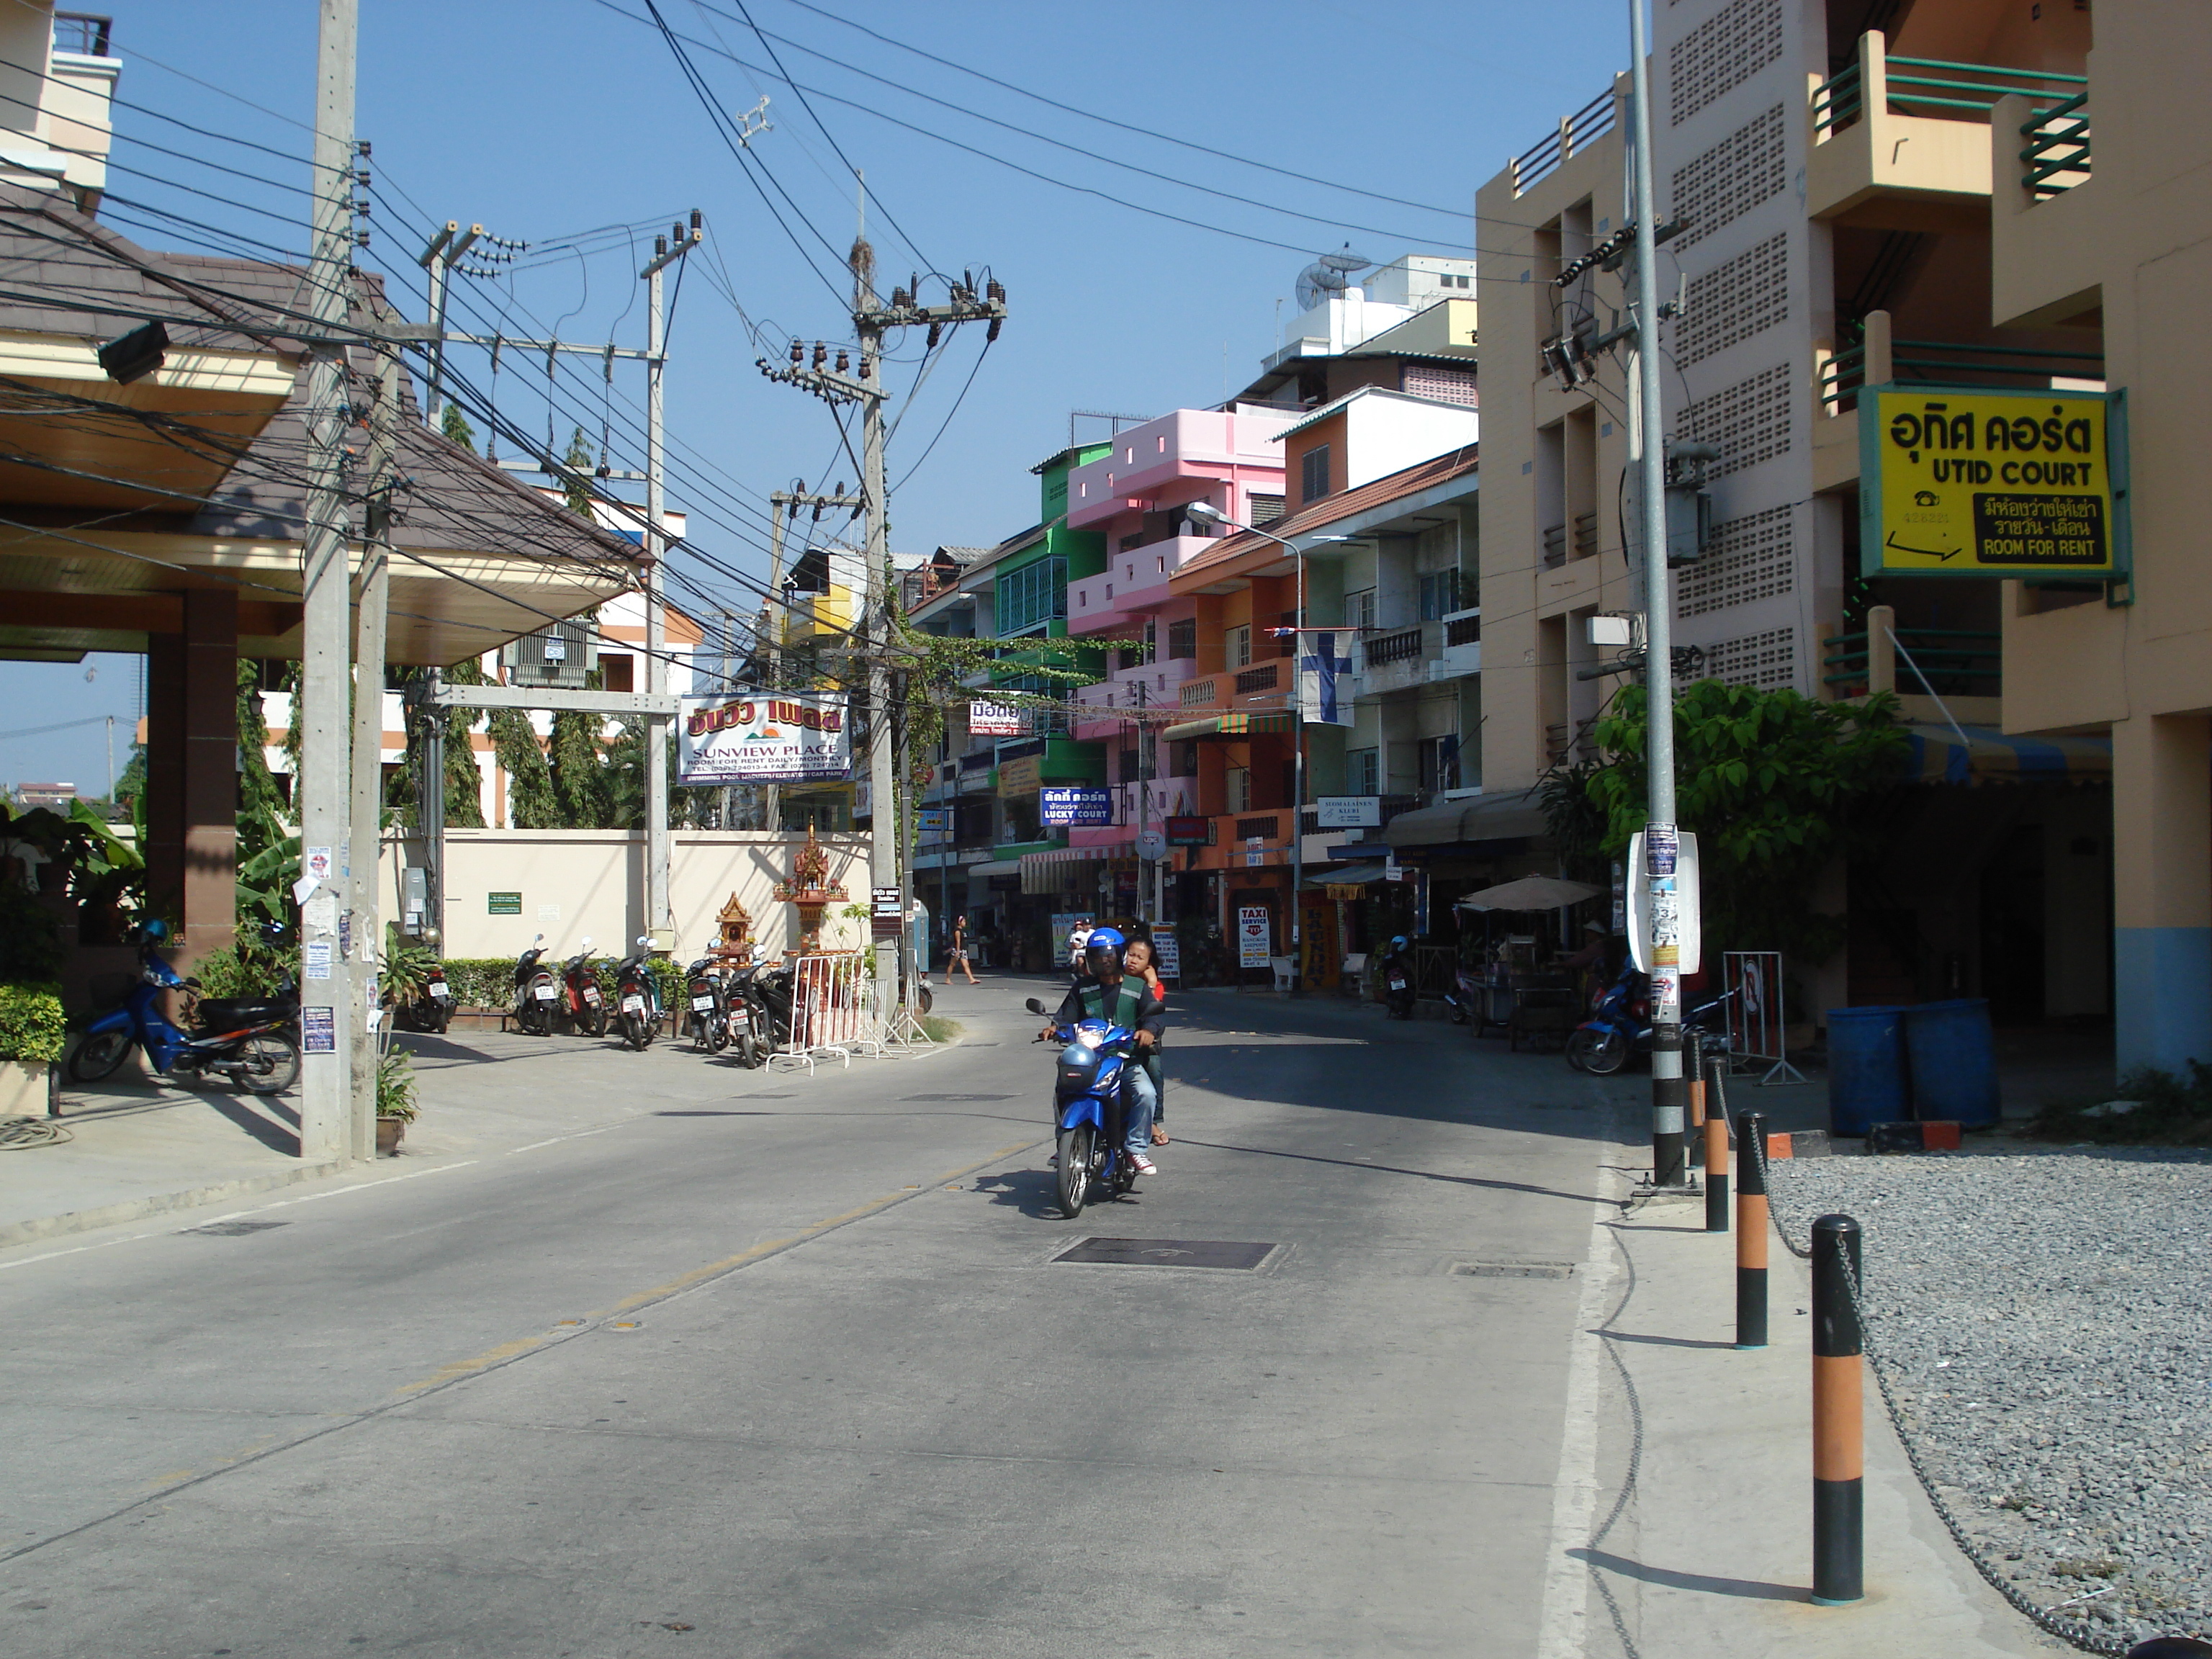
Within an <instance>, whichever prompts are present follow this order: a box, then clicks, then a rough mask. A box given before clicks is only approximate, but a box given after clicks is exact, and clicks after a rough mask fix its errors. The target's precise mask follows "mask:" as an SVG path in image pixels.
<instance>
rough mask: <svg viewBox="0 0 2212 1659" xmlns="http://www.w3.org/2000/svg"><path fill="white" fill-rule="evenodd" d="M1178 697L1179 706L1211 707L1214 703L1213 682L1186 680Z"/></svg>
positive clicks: (1177, 694)
mask: <svg viewBox="0 0 2212 1659" xmlns="http://www.w3.org/2000/svg"><path fill="white" fill-rule="evenodd" d="M1176 699H1177V703H1178V706H1179V707H1182V708H1211V707H1212V703H1213V682H1212V680H1185V681H1184V682H1183V683H1182V687H1181V689H1180V690H1178V691H1177V693H1176Z"/></svg>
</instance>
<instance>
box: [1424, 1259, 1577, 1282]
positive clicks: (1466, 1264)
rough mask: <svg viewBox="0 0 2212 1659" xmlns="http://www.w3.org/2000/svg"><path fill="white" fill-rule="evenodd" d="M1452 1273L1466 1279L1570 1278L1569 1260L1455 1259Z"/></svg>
mask: <svg viewBox="0 0 2212 1659" xmlns="http://www.w3.org/2000/svg"><path fill="white" fill-rule="evenodd" d="M1451 1270H1452V1272H1453V1273H1456V1274H1458V1275H1460V1276H1461V1277H1462V1278H1466V1279H1572V1278H1573V1277H1574V1274H1575V1264H1574V1263H1573V1262H1571V1261H1455V1262H1453V1263H1452V1265H1451Z"/></svg>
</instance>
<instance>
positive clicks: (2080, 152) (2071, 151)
mask: <svg viewBox="0 0 2212 1659" xmlns="http://www.w3.org/2000/svg"><path fill="white" fill-rule="evenodd" d="M2088 102H2089V94H2087V93H2086V92H2084V93H2078V94H2075V96H2073V97H2071V98H2069V99H2068V100H2066V101H2065V102H2064V103H2063V104H2060V105H2058V106H2056V107H2055V108H2051V109H2047V110H2045V111H2044V112H2042V113H2041V114H2040V115H2037V116H2034V117H2033V118H2030V119H2028V120H2026V121H2023V122H2021V128H2020V136H2021V137H2023V138H2025V139H2027V149H2023V150H2022V151H2021V153H2020V159H2021V161H2024V162H2026V163H2027V172H2026V173H2023V174H2022V175H2021V181H2020V182H2021V185H2023V186H2024V187H2025V188H2026V189H2027V190H2029V191H2033V192H2034V194H2036V195H2037V196H2039V197H2040V196H2058V195H2062V194H2063V193H2064V192H2065V191H2069V190H2071V189H2073V188H2074V186H2075V185H2078V184H2081V182H2083V181H2084V180H2085V179H2087V178H2088V176H2089V118H2088V117H2087V116H2086V115H2084V114H2083V113H2082V110H2083V109H2084V108H2085V107H2086V106H2087V104H2088Z"/></svg>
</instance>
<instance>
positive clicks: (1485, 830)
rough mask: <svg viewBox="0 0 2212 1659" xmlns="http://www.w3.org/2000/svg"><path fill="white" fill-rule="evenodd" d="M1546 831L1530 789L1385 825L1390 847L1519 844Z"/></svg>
mask: <svg viewBox="0 0 2212 1659" xmlns="http://www.w3.org/2000/svg"><path fill="white" fill-rule="evenodd" d="M1546 828H1547V824H1546V820H1545V817H1544V809H1543V806H1542V805H1541V804H1540V803H1539V801H1538V800H1537V798H1536V791H1535V789H1534V787H1530V788H1527V789H1515V790H1510V791H1509V792H1507V793H1504V794H1498V795H1477V796H1475V797H1474V798H1473V799H1468V800H1448V801H1446V802H1444V804H1443V805H1441V806H1425V807H1423V808H1422V809H1421V810H1420V811H1418V812H1401V813H1400V814H1399V815H1398V816H1397V817H1395V818H1393V819H1391V820H1390V822H1389V823H1386V824H1384V825H1383V842H1384V844H1385V845H1387V846H1390V847H1443V846H1447V845H1449V844H1452V843H1454V842H1485V841H1517V840H1521V839H1524V838H1526V837H1528V836H1541V835H1542V834H1544V833H1545V830H1546Z"/></svg>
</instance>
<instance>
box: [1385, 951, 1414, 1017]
mask: <svg viewBox="0 0 2212 1659" xmlns="http://www.w3.org/2000/svg"><path fill="white" fill-rule="evenodd" d="M1413 996H1414V990H1413V957H1412V955H1411V954H1410V953H1409V952H1408V951H1407V948H1406V941H1405V939H1403V938H1402V937H1401V938H1398V939H1392V940H1391V941H1390V950H1389V954H1388V955H1387V956H1385V957H1383V1008H1384V1010H1385V1012H1387V1013H1388V1015H1389V1018H1392V1019H1411V1018H1413Z"/></svg>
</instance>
